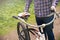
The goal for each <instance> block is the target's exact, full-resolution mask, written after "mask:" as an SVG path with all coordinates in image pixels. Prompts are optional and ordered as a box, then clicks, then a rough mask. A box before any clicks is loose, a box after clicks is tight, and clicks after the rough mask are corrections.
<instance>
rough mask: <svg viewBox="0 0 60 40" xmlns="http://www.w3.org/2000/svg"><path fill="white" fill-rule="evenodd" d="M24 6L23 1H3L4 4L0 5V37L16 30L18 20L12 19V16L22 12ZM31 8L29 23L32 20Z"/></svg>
mask: <svg viewBox="0 0 60 40" xmlns="http://www.w3.org/2000/svg"><path fill="white" fill-rule="evenodd" d="M24 6H25V4H24V1H23V0H13V1H12V0H9V1H5V3H2V4H0V35H5V34H7V33H8V32H10V31H12V30H13V29H16V24H17V22H18V20H16V19H14V18H12V16H14V15H15V16H17V15H18V13H20V12H23V11H24ZM31 6H33V5H31ZM31 8H32V7H31ZM31 8H30V10H31V12H30V13H32V16H31V17H30V18H31V19H30V18H29V19H30V21H32V20H33V19H34V17H33V16H34V15H33V9H31ZM32 17H33V18H32ZM30 21H29V22H30ZM33 22H35V21H33Z"/></svg>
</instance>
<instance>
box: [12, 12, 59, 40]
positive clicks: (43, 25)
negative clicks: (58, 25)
mask: <svg viewBox="0 0 60 40" xmlns="http://www.w3.org/2000/svg"><path fill="white" fill-rule="evenodd" d="M52 15H54V18H53V20H51V21H50V22H49V23H46V24H42V25H38V26H37V25H31V24H29V23H27V22H26V21H25V20H24V19H22V18H20V17H16V16H13V17H14V18H16V19H19V20H20V21H21V22H22V23H24V24H26V25H28V26H30V28H39V27H40V28H41V32H42V33H40V32H37V33H38V34H39V35H40V40H45V35H44V33H43V28H44V27H45V26H47V25H50V24H51V23H52V22H54V20H55V19H56V15H57V16H58V17H59V15H58V14H57V13H52V14H51V15H48V16H52ZM36 40H39V39H38V36H36Z"/></svg>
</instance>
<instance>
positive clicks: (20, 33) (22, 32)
mask: <svg viewBox="0 0 60 40" xmlns="http://www.w3.org/2000/svg"><path fill="white" fill-rule="evenodd" d="M24 29H25V27H24V26H23V25H22V24H21V23H20V22H18V24H17V33H18V37H19V40H25V38H26V35H25V34H26V32H25V30H24Z"/></svg>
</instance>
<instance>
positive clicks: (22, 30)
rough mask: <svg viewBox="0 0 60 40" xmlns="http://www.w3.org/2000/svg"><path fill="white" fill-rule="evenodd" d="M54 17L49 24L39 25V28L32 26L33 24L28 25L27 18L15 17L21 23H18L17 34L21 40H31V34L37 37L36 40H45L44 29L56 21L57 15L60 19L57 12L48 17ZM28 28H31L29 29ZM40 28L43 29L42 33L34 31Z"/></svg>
mask: <svg viewBox="0 0 60 40" xmlns="http://www.w3.org/2000/svg"><path fill="white" fill-rule="evenodd" d="M52 15H54V18H53V20H51V21H50V22H49V23H47V24H42V25H39V26H35V25H31V24H29V23H27V22H26V17H25V18H20V17H16V16H13V17H14V18H15V19H19V20H20V21H21V22H18V23H17V33H18V37H19V40H31V39H30V33H32V34H33V35H34V36H35V37H36V40H38V39H40V40H45V36H44V33H43V28H44V27H45V26H47V25H49V24H51V23H52V22H54V20H55V19H56V17H55V16H56V15H57V17H60V16H59V14H57V13H56V12H55V13H52V14H50V15H48V16H52ZM27 17H28V16H27ZM28 26H31V27H30V28H28ZM39 27H40V28H41V32H39V31H38V30H36V29H34V28H39Z"/></svg>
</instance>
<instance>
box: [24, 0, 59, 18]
mask: <svg viewBox="0 0 60 40" xmlns="http://www.w3.org/2000/svg"><path fill="white" fill-rule="evenodd" d="M31 2H32V0H26V6H25V10H24V11H26V12H28V11H29V6H30V4H31ZM57 3H58V0H34V9H35V15H36V16H37V17H46V16H47V15H49V14H50V13H51V11H50V8H51V6H52V5H53V6H56V5H57Z"/></svg>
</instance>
